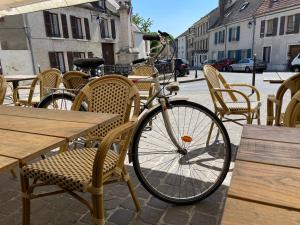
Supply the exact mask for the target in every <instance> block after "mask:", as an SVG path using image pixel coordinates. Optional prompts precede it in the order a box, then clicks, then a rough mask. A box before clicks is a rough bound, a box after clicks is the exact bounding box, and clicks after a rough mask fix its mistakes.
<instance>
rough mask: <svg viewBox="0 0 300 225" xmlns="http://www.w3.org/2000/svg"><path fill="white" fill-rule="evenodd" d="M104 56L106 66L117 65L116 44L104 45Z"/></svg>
mask: <svg viewBox="0 0 300 225" xmlns="http://www.w3.org/2000/svg"><path fill="white" fill-rule="evenodd" d="M102 55H103V59H104V64H105V65H114V64H115V54H114V44H112V43H102Z"/></svg>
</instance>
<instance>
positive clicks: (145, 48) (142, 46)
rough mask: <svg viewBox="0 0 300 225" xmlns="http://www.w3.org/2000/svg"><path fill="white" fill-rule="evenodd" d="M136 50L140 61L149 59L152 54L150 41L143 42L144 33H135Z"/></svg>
mask: <svg viewBox="0 0 300 225" xmlns="http://www.w3.org/2000/svg"><path fill="white" fill-rule="evenodd" d="M133 34H134V35H133V36H134V49H135V50H137V51H138V52H139V55H138V59H141V58H147V57H148V54H149V52H150V41H144V40H143V35H144V34H143V33H141V32H133Z"/></svg>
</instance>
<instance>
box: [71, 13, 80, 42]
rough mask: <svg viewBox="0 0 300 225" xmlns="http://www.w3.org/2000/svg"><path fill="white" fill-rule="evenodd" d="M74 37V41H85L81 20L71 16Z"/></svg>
mask: <svg viewBox="0 0 300 225" xmlns="http://www.w3.org/2000/svg"><path fill="white" fill-rule="evenodd" d="M70 19H71V27H72V35H73V38H74V39H83V32H82V23H81V18H78V17H75V16H70Z"/></svg>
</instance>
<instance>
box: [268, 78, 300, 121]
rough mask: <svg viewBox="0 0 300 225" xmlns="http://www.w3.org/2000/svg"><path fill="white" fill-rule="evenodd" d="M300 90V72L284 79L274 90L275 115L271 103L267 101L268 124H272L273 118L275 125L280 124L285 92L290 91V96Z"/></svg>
mask: <svg viewBox="0 0 300 225" xmlns="http://www.w3.org/2000/svg"><path fill="white" fill-rule="evenodd" d="M299 90H300V73H298V74H296V75H294V76H292V77H290V78H289V79H287V80H285V81H284V82H283V83H282V84H281V85H280V87H279V88H278V90H277V92H276V96H275V99H276V109H275V117H274V116H273V105H272V104H273V103H272V102H268V109H267V111H268V118H270V119H268V124H269V125H271V124H273V118H274V119H275V125H280V123H281V122H282V121H281V114H282V105H283V99H284V96H285V94H286V93H287V92H288V91H290V93H291V97H293V96H294V94H295V93H297V92H298V91H299Z"/></svg>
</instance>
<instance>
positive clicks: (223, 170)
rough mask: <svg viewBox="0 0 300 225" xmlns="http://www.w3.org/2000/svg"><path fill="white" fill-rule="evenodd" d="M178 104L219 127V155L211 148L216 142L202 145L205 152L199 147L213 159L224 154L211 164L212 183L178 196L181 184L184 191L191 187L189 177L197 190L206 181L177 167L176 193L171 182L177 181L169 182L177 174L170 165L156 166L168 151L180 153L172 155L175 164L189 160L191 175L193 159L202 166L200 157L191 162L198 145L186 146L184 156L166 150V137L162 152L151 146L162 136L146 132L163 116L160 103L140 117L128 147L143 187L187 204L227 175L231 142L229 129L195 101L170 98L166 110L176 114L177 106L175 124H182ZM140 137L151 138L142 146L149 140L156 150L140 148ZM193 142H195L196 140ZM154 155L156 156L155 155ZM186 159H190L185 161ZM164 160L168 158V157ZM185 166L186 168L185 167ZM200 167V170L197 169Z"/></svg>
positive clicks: (167, 199) (214, 188) (214, 186)
mask: <svg viewBox="0 0 300 225" xmlns="http://www.w3.org/2000/svg"><path fill="white" fill-rule="evenodd" d="M179 107H185V108H187V109H188V110H194V109H195V110H196V111H197V112H198V113H199V114H198V118H199V115H200V114H201V115H202V114H203V115H204V116H205V117H204V118H206V119H205V121H208V119H210V120H211V122H213V123H211V124H215V125H216V126H215V127H217V128H218V129H219V131H218V132H219V134H218V136H217V138H219V135H220V134H221V136H222V139H223V142H221V141H220V142H219V149H220V147H222V146H223V148H222V149H221V152H220V153H217V154H219V155H216V154H215V152H214V151H215V147H217V145H213V144H211V145H208V146H206V147H205V148H204V150H205V149H206V151H207V152H206V151H203V150H202V153H203V156H207V157H211V159H212V160H213V159H214V158H213V157H214V156H215V157H216V160H217V157H220V158H221V156H223V161H222V160H220V161H219V163H222V165H221V164H220V165H219V164H216V165H213V167H212V169H214V170H220V171H219V174H218V176H217V177H216V178H215V180H213V183H211V184H210V185H209V187H207V188H206V189H205V190H204V191H201V192H200V193H197V194H195V195H192V196H188V195H186V196H180V189H181V188H182V190H184V189H186V190H185V191H186V192H187V191H188V189H191V187H190V186H191V185H188V184H189V182H188V181H190V184H192V186H195V188H197V189H196V190H199V188H198V187H197V185H198V184H199V185H200V184H201V185H203V184H202V183H209V182H204V181H203V180H202V179H201V180H200V181H198V180H197V183H196V182H195V183H194V178H195V177H193V176H192V177H191V178H192V179H190V178H187V177H184V176H182V175H183V174H182V175H180V171H179V175H180V176H179V178H180V183H179V186H180V187H179V194H178V191H176V190H175V188H174V186H175V185H176V182H175V184H173V181H172V182H171V180H170V179H171V178H172V177H173V178H174V179H175V180H177V178H176V176H177V175H178V173H177V174H175V175H174V171H175V170H174V169H173V168H172V169H170V168H169V169H168V170H167V171H164V170H163V169H161V170H159V166H161V164H162V162H163V161H164V160H166V157H167V155H168V154H170V155H171V154H174V155H176V154H177V155H179V156H178V157H179V158H175V157H177V156H175V157H174V159H175V161H173V162H172V163H176V162H177V160H178V164H181V165H179V168H180V166H182V167H183V166H185V165H188V164H189V165H188V167H189V169H190V172H189V173H190V175H192V172H191V171H192V168H194V167H193V166H194V165H195V163H196V164H197V165H196V166H197V167H198V163H199V165H200V166H201V162H202V161H199V159H197V161H193V162H192V159H193V158H195V153H196V154H198V153H201V151H200V149H197V151H194V150H193V151H189V149H188V150H187V154H186V156H183V155H182V154H180V153H178V152H175V153H174V149H173V150H171V151H170V152H169V153H168V151H167V150H166V149H167V147H168V142H169V143H170V141H168V140H165V142H162V144H163V146H162V148H163V151H164V152H161V154H160V151H159V150H157V149H156V148H157V147H155V146H154V142H155V141H156V142H155V143H156V145H158V143H159V141H161V140H156V139H155V138H154V137H151V136H150V135H149V132H151V133H152V134H155V133H154V132H152V131H154V129H155V127H154V126H156V123H159V122H161V121H159V120H158V118H159V117H160V116H161V117H162V115H161V114H162V110H163V109H162V107H161V106H159V107H157V108H155V109H154V110H152V111H150V112H149V113H147V115H146V116H145V117H143V118H142V119H141V121H140V123H139V125H138V127H137V129H136V132H135V134H134V137H133V145H132V149H131V151H132V152H131V154H132V155H131V156H132V161H133V167H134V170H135V173H136V175H137V177H138V179H139V180H140V182H141V184H142V185H143V186H144V187H145V189H146V190H147V191H148V192H150V193H151V194H152V195H154V196H155V197H157V198H159V199H160V200H163V201H165V202H168V203H172V204H176V205H187V204H192V203H194V202H196V201H199V200H203V199H205V198H206V197H208V196H209V195H211V194H212V193H213V192H214V191H216V190H217V188H218V187H219V186H220V185H221V184H222V182H223V180H224V179H225V177H226V175H227V172H228V170H229V166H230V161H231V145H230V139H229V136H228V133H227V131H226V129H225V127H224V125H223V123H222V122H221V121H220V120H219V119H218V117H217V116H216V115H215V114H214V113H212V112H211V111H210V110H209V109H207V108H205V107H204V106H202V105H199V104H197V103H194V102H189V101H185V100H176V101H171V102H170V106H169V107H168V108H169V109H168V111H170V110H173V109H174V111H175V114H176V112H177V111H176V108H178V127H181V126H180V125H181V124H179V122H180V121H181V120H182V117H180V116H179ZM172 113H173V116H174V112H173V111H172ZM172 113H170V112H169V115H170V114H171V116H170V117H172ZM195 115H196V114H195ZM179 118H180V119H179ZM192 118H195V117H194V116H193V115H192V116H191V117H190V121H191V120H192ZM174 119H175V120H174ZM174 119H173V120H172V119H171V118H170V122H171V120H172V121H173V122H174V121H175V122H176V118H175V116H174ZM202 120H204V119H202ZM193 122H195V121H193ZM197 123H198V120H197V121H196V125H195V127H197ZM183 124H184V126H183V129H185V118H184V123H183ZM207 125H208V124H207ZM150 126H152V127H150ZM149 127H150V129H149ZM209 127H210V126H209ZM159 129H161V131H162V130H163V129H164V128H159ZM213 129H214V128H213ZM181 130H182V129H181V128H180V130H179V129H178V134H177V135H178V138H179V137H180V136H181V135H180V134H181ZM173 131H174V128H173ZM159 132H160V131H159ZM213 132H215V131H214V130H213ZM183 133H184V132H183ZM187 133H189V131H187ZM193 134H195V135H196V134H197V133H194V132H193ZM198 134H199V135H200V134H201V133H198ZM142 137H143V139H146V138H152V141H150V144H148V143H146V144H144V146H146V147H149V146H150V145H151V144H152V145H153V146H154V148H153V150H154V151H156V152H154V151H153V150H151V149H148V150H147V149H146V151H144V150H142V148H141V146H143V144H141V143H143V142H144V141H145V140H142V141H141V138H142ZM158 137H160V138H162V137H164V136H157V137H156V138H157V139H158ZM167 138H169V137H167ZM181 138H182V136H181ZM197 138H198V136H197ZM149 140H151V139H149ZM220 140H221V139H220ZM183 143H184V142H181V144H183ZM191 143H192V142H190V144H189V146H188V147H190V146H192V145H191ZM194 143H196V140H195V142H194ZM213 143H217V142H213ZM184 144H185V143H184ZM169 146H170V144H169ZM173 148H174V146H173ZM149 150H150V152H149V154H148V152H147V151H149ZM143 151H144V152H143ZM151 151H153V155H150V154H151ZM198 151H199V152H198ZM209 151H210V152H209ZM197 152H198V153H197ZM157 155H158V156H159V157H157ZM200 155H201V154H200ZM144 156H145V157H144ZM171 158H172V157H171ZM141 160H145V161H144V162H142V161H141ZM201 160H205V159H204V158H203V159H201ZM188 161H190V162H188ZM221 161H222V162H221ZM166 162H168V159H167V161H166ZM144 163H146V164H147V165H144ZM191 163H193V165H191ZM184 164H185V165H184ZM217 165H219V167H217ZM174 166H175V164H174ZM196 166H195V168H196ZM202 166H203V167H204V166H207V167H208V164H206V162H205V161H203V165H202ZM170 167H171V166H170ZM161 168H163V167H161ZM184 169H186V167H185V168H184ZM170 171H171V172H170ZM199 171H201V170H199ZM184 172H185V173H186V174H188V171H187V170H185V171H184ZM203 172H204V170H203ZM197 173H198V172H197ZM200 175H202V174H200ZM181 178H183V181H184V182H183V183H181ZM168 186H170V188H172V189H171V191H170V193H166V191H165V190H164V189H166V188H167V187H168ZM159 188H160V189H159ZM200 189H201V188H200ZM194 191H195V190H194Z"/></svg>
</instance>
